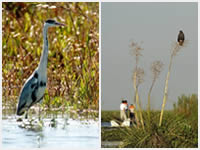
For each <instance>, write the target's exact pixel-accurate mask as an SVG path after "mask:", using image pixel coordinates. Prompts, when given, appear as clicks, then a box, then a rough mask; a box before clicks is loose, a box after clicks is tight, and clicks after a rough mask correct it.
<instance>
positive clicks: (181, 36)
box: [177, 30, 185, 46]
mask: <svg viewBox="0 0 200 150" xmlns="http://www.w3.org/2000/svg"><path fill="white" fill-rule="evenodd" d="M184 40H185V35H184V33H183V31H182V30H180V31H179V34H178V39H177V41H178V43H179V45H180V46H182V45H183V42H184Z"/></svg>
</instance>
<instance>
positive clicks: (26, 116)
mask: <svg viewBox="0 0 200 150" xmlns="http://www.w3.org/2000/svg"><path fill="white" fill-rule="evenodd" d="M25 119H28V109H27V110H26V114H25Z"/></svg>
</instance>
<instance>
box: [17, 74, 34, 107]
mask: <svg viewBox="0 0 200 150" xmlns="http://www.w3.org/2000/svg"><path fill="white" fill-rule="evenodd" d="M37 87H38V79H37V78H35V77H34V73H33V75H31V76H30V77H29V78H28V79H27V81H26V82H25V84H24V86H23V88H22V90H21V93H20V96H19V104H18V108H17V109H18V110H17V111H20V110H21V109H23V108H27V107H30V105H31V103H32V99H31V94H32V92H33V91H34V90H35V88H37Z"/></svg>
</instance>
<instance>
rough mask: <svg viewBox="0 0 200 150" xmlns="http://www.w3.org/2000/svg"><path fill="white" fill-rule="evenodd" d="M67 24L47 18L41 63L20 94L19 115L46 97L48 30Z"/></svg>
mask: <svg viewBox="0 0 200 150" xmlns="http://www.w3.org/2000/svg"><path fill="white" fill-rule="evenodd" d="M53 26H65V25H64V24H62V23H59V22H56V21H55V20H51V19H49V20H47V21H45V23H44V27H43V52H42V55H41V58H40V63H39V65H38V67H37V68H36V69H35V71H34V72H33V73H32V75H31V76H30V77H29V78H28V79H27V80H26V82H25V84H24V86H23V87H22V89H21V92H20V95H19V102H18V106H17V115H23V114H24V112H25V111H28V109H29V108H30V107H31V106H33V105H34V104H36V103H38V102H40V101H41V100H42V99H43V97H44V92H45V89H46V84H47V61H48V37H47V32H48V28H49V27H53Z"/></svg>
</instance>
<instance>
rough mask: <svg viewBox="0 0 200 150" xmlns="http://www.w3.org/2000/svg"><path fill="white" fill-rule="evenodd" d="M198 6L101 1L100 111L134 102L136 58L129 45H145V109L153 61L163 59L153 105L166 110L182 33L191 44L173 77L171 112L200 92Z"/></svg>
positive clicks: (142, 60)
mask: <svg viewBox="0 0 200 150" xmlns="http://www.w3.org/2000/svg"><path fill="white" fill-rule="evenodd" d="M197 6H198V5H197V3H181V2H179V3H174V2H172V3H155V2H151V3H146V2H142V3H137V2H131V3H130V2H129V3H125V2H124V3H122V2H120V3H116V2H115V3H111V2H109V3H108V2H105V3H102V5H101V8H102V11H101V17H102V19H101V32H102V33H101V36H102V37H101V45H102V46H101V48H102V49H101V64H102V65H101V81H102V82H101V95H102V96H101V108H102V110H119V105H120V102H121V99H122V98H125V99H128V103H129V104H130V103H133V97H134V89H133V84H132V83H133V82H132V72H133V69H134V66H135V58H134V57H133V56H132V55H131V52H130V51H131V50H130V47H129V45H130V42H131V41H132V40H134V41H135V42H138V43H140V42H143V43H142V44H141V47H142V48H144V50H143V51H142V54H143V56H142V57H140V60H139V67H142V68H143V69H144V71H145V76H144V80H145V81H144V83H142V84H141V85H140V87H139V95H140V98H141V103H142V107H143V108H146V105H147V94H148V90H149V88H150V85H151V82H152V73H151V71H150V66H151V63H152V62H153V61H155V60H161V61H162V62H163V63H164V68H163V70H162V72H161V74H160V76H159V78H158V80H157V81H156V84H155V86H154V88H153V91H152V97H151V107H152V108H154V109H158V110H160V109H161V105H162V98H163V93H164V84H165V78H166V75H167V71H168V65H169V59H170V51H171V48H172V43H173V42H175V41H176V40H177V35H178V33H179V30H180V29H181V30H183V32H184V33H185V38H186V40H187V41H188V44H187V47H184V48H182V49H181V51H180V52H179V53H178V55H177V56H176V57H175V59H174V61H173V64H172V70H171V75H170V79H169V93H168V101H167V104H166V109H171V108H173V103H174V102H177V100H178V96H181V95H182V94H186V95H191V94H193V93H196V94H197V93H198V7H197Z"/></svg>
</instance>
